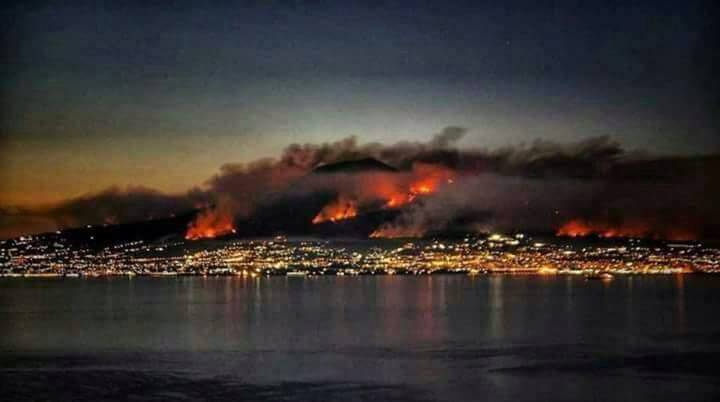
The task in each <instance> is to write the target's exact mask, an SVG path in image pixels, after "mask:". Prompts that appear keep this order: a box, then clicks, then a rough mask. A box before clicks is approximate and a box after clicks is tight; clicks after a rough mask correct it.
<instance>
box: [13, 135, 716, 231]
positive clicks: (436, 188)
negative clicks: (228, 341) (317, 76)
mask: <svg viewBox="0 0 720 402" xmlns="http://www.w3.org/2000/svg"><path fill="white" fill-rule="evenodd" d="M465 133H466V130H465V129H464V128H462V127H447V128H445V129H443V130H442V131H441V132H440V133H438V134H436V135H435V136H434V137H433V138H431V139H430V140H429V141H427V142H398V143H395V144H389V145H386V144H380V143H359V142H358V140H357V138H355V137H348V138H345V139H342V140H340V141H336V142H329V143H322V144H292V145H290V146H288V147H287V148H286V149H285V150H284V151H283V152H282V153H281V155H280V156H279V157H278V158H268V159H261V160H257V161H253V162H250V163H243V164H241V163H228V164H225V165H223V166H221V168H220V170H219V172H218V173H217V174H216V175H214V176H212V177H211V178H209V179H208V180H207V181H206V182H205V183H202V184H200V185H198V186H197V187H195V188H193V189H191V190H190V191H188V192H186V193H183V194H164V193H161V192H158V191H155V190H153V189H148V188H144V187H131V188H125V189H120V188H111V189H108V190H106V191H103V192H101V193H98V194H90V195H87V196H83V197H80V198H76V199H70V200H67V201H65V202H62V203H59V204H57V205H52V206H48V207H45V208H40V209H36V210H32V211H30V210H26V209H20V208H6V209H3V210H0V235H2V236H4V237H9V236H14V235H18V234H22V233H27V232H33V231H45V230H53V229H54V228H65V227H73V226H81V225H86V224H98V223H123V222H133V221H141V220H147V219H153V218H162V217H167V216H170V215H172V214H179V213H183V212H187V211H190V210H193V209H199V210H202V212H201V213H200V216H202V219H203V222H208V223H209V224H212V222H222V224H223V227H224V228H225V229H224V232H227V231H228V230H229V228H231V227H232V228H234V229H237V233H238V234H239V235H243V234H245V233H250V232H252V233H253V234H258V233H262V230H261V229H258V228H262V227H268V228H273V230H274V231H276V232H282V231H283V230H284V228H285V227H290V226H293V225H295V226H294V228H295V229H294V230H295V231H296V232H297V231H300V232H302V231H303V230H310V229H311V228H312V227H313V224H312V221H313V217H316V216H317V214H318V213H319V212H320V211H321V210H322V209H323V207H324V206H327V205H331V203H333V202H335V203H336V204H337V203H338V200H341V201H342V204H344V205H345V204H348V205H352V206H353V208H357V211H355V210H353V216H352V218H353V219H355V220H362V219H363V216H366V215H372V214H373V213H375V212H377V211H380V212H383V214H382V216H383V219H382V221H380V222H377V227H375V228H373V229H372V230H371V231H370V232H372V233H373V234H374V235H385V236H420V235H423V234H427V233H432V232H437V231H493V230H501V231H508V230H523V231H524V230H531V231H545V232H556V231H560V232H561V233H562V234H568V235H573V234H578V235H580V234H589V233H597V234H602V233H605V234H610V233H616V234H620V235H622V234H629V235H633V236H634V235H642V236H649V237H663V238H700V237H718V235H720V192H719V191H718V189H717V185H716V183H718V182H720V177H718V176H720V156H718V155H714V156H704V157H683V158H680V157H676V158H668V157H657V156H652V155H648V154H645V153H641V152H628V151H627V150H625V149H624V148H623V147H622V146H621V145H620V144H619V143H618V142H616V141H614V140H613V139H612V138H610V137H606V136H603V137H594V138H589V139H587V140H583V141H580V142H575V143H555V142H550V141H543V140H538V141H535V142H532V143H530V144H520V145H516V146H508V147H503V148H499V149H485V148H468V147H460V146H459V145H458V144H459V142H460V141H461V140H462V138H463V137H464V135H465ZM367 158H372V160H375V162H376V163H380V162H381V163H382V164H386V165H387V168H382V169H377V168H373V169H366V170H363V169H360V170H358V171H356V170H353V169H347V170H343V169H339V170H337V171H335V170H332V171H330V172H329V173H328V172H325V173H320V172H321V171H322V170H323V168H322V167H324V166H332V165H333V164H338V163H342V162H348V161H358V160H367ZM318 168H321V169H318ZM315 169H318V170H317V171H316V170H315ZM355 213H357V214H356V215H355ZM348 215H349V214H348ZM376 215H377V214H376ZM334 220H335V219H332V220H331V219H328V220H327V221H334ZM315 221H316V223H317V222H321V221H323V220H322V219H316V220H315ZM229 222H231V223H232V224H230V223H229ZM194 224H195V225H196V226H195V228H196V229H197V231H198V233H205V231H207V233H214V232H212V230H211V229H212V228H210V229H208V228H205V227H201V226H197V225H198V222H195V223H194ZM324 224H326V225H333V224H334V223H332V222H329V223H328V222H326V223H324ZM229 225H230V226H229ZM253 225H254V226H255V227H254V228H252V227H251V226H253ZM573 225H574V226H573ZM573 228H574V230H575V231H574V232H573V231H571V230H570V229H573ZM613 230H614V232H613ZM580 232H582V233H580ZM361 234H362V235H367V234H370V233H361Z"/></svg>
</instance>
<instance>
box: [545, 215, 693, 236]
mask: <svg viewBox="0 0 720 402" xmlns="http://www.w3.org/2000/svg"><path fill="white" fill-rule="evenodd" d="M555 235H556V236H567V237H584V236H590V235H596V236H599V237H605V238H613V237H634V238H655V239H667V240H694V239H695V236H694V235H693V234H692V233H691V232H690V231H688V230H682V229H679V228H672V229H663V230H655V229H653V228H652V227H651V226H650V225H648V224H645V223H643V222H637V221H632V222H624V223H622V224H619V225H610V224H608V223H603V222H590V221H585V220H580V219H574V220H571V221H568V222H566V223H565V224H563V225H562V226H561V227H560V228H559V229H558V230H557V232H556V233H555Z"/></svg>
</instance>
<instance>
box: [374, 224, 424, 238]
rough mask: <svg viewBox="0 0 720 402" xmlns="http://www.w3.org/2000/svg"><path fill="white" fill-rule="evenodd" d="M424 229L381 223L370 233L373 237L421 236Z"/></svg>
mask: <svg viewBox="0 0 720 402" xmlns="http://www.w3.org/2000/svg"><path fill="white" fill-rule="evenodd" d="M424 234H425V231H424V230H421V229H419V228H406V227H398V226H394V225H383V226H381V227H379V228H377V229H375V230H374V231H373V232H372V233H370V237H371V238H373V239H398V238H406V237H422V235H424Z"/></svg>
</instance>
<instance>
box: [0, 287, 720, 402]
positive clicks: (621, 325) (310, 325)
mask: <svg viewBox="0 0 720 402" xmlns="http://www.w3.org/2000/svg"><path fill="white" fill-rule="evenodd" d="M718 298H720V277H713V276H692V275H686V276H657V277H634V278H631V277H627V278H616V279H615V280H614V281H612V282H610V283H602V282H598V281H585V280H584V279H582V278H575V277H537V276H527V277H509V276H504V277H503V276H491V277H476V278H469V277H464V276H434V277H352V278H350V277H337V278H335V277H323V278H308V279H300V278H271V279H265V278H263V279H241V278H199V277H198V278H177V279H151V278H145V279H141V278H135V279H124V278H116V279H95V280H82V279H72V280H71V279H64V280H63V279H58V280H29V279H24V280H23V279H3V280H0V325H1V327H0V328H1V329H0V353H1V354H0V393H2V396H1V397H0V399H2V400H113V399H129V400H132V399H136V400H208V399H210V400H218V399H227V400H242V401H256V400H258V401H260V400H270V401H278V400H279V401H286V400H287V401H365V400H373V401H382V400H401V401H433V400H442V401H476V400H479V401H536V400H537V401H603V402H604V401H631V400H632V401H673V402H674V401H710V400H720V381H718V378H720V368H718V367H720V315H719V314H720V312H719V311H718V310H719V308H720V301H719V299H718Z"/></svg>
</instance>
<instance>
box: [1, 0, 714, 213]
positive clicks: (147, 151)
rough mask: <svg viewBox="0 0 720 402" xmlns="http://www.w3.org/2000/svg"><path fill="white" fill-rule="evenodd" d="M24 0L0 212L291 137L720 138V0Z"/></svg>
mask: <svg viewBox="0 0 720 402" xmlns="http://www.w3.org/2000/svg"><path fill="white" fill-rule="evenodd" d="M445 3H446V2H439V1H426V2H421V1H418V2H387V3H386V2H380V1H375V2H362V3H361V2H354V3H345V2H339V1H328V2H304V1H295V2H281V1H255V2H244V3H241V4H231V3H230V2H168V1H143V2H75V1H62V2H32V1H31V2H18V3H17V4H15V5H11V6H10V7H8V8H7V9H6V12H5V13H4V15H3V17H2V25H3V26H4V28H2V29H3V37H4V38H5V43H4V45H5V59H6V60H7V63H5V64H4V66H3V67H2V72H3V80H2V83H3V86H2V95H3V98H2V101H3V102H2V116H3V119H2V139H1V141H2V143H3V146H2V148H0V164H2V166H3V169H2V171H3V173H2V177H1V178H2V180H3V182H4V188H3V191H2V193H3V194H4V195H3V196H2V197H0V204H3V203H4V204H12V203H33V202H46V201H52V200H59V199H62V198H65V197H69V196H74V195H78V194H82V193H85V192H88V191H97V190H99V189H101V188H104V187H106V186H108V185H112V184H118V185H128V184H143V185H148V186H152V187H156V188H159V189H161V190H166V191H180V190H183V189H186V188H188V187H190V186H191V185H194V184H198V183H200V182H202V180H203V179H205V178H207V177H208V176H209V175H210V174H212V173H213V172H214V171H215V170H216V169H217V168H218V167H219V165H221V164H222V163H225V162H231V161H249V160H252V159H255V158H257V157H261V156H272V155H274V154H276V153H277V152H278V151H279V150H280V149H282V148H283V147H284V146H285V145H286V144H288V143H290V142H315V141H330V140H336V139H339V138H342V137H345V136H347V135H351V134H354V135H357V136H358V137H359V139H360V140H361V141H384V142H395V141H398V140H426V139H428V138H429V137H430V136H431V135H432V133H434V132H438V131H439V130H441V129H442V128H443V127H444V126H448V125H459V126H464V127H467V128H468V129H469V134H468V136H467V137H466V138H465V139H464V140H463V144H465V145H468V146H487V147H498V146H502V145H507V144H514V143H518V142H522V141H532V140H533V139H536V138H542V139H546V140H553V141H575V140H579V139H583V138H587V137H590V136H597V135H605V134H607V135H611V136H613V137H615V138H617V139H618V140H620V141H621V142H622V143H623V144H624V145H626V146H627V147H628V148H643V149H648V150H650V151H653V152H658V153H666V154H668V153H670V154H693V153H708V152H715V151H717V150H718V124H717V115H718V107H717V106H718V95H717V94H718V93H720V88H719V86H718V79H717V78H716V76H715V74H716V73H715V71H717V70H718V68H717V62H716V61H715V59H714V54H715V53H716V52H717V43H718V42H717V39H716V37H715V36H716V31H717V28H713V27H712V26H711V24H712V23H713V22H714V21H715V19H716V17H717V15H718V13H717V10H718V7H717V6H716V5H714V4H713V2H711V1H632V0H629V1H603V2H593V4H592V5H591V4H589V3H590V2H587V1H546V2H538V1H497V2H477V1H475V2H464V3H463V2H451V3H452V4H445Z"/></svg>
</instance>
